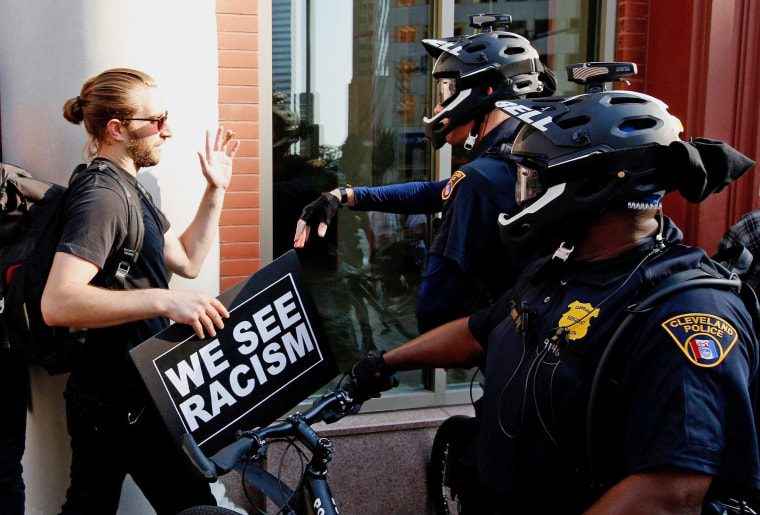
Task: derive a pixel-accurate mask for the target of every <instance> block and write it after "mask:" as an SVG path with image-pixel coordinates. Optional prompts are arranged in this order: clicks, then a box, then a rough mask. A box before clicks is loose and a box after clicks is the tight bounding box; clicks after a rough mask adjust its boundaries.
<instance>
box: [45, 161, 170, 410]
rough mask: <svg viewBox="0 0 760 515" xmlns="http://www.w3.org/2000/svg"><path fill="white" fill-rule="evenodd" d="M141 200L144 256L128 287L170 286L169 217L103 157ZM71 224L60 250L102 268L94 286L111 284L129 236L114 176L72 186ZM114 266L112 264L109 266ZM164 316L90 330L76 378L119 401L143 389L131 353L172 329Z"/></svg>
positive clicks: (89, 390)
mask: <svg viewBox="0 0 760 515" xmlns="http://www.w3.org/2000/svg"><path fill="white" fill-rule="evenodd" d="M103 161H105V162H106V163H107V164H108V167H109V168H110V169H111V170H112V171H114V172H115V173H116V174H117V176H118V177H119V178H120V180H121V182H122V184H124V186H125V187H126V188H127V189H128V190H129V191H130V194H131V195H132V198H134V199H139V200H140V207H141V209H142V217H143V224H144V227H145V230H144V237H143V244H142V248H141V250H140V254H139V257H138V259H137V261H136V262H135V263H134V265H133V266H132V267H131V269H130V272H129V274H128V275H127V278H126V280H125V285H124V287H125V289H127V290H135V289H142V288H167V287H168V277H167V272H166V264H165V262H164V234H165V232H166V231H167V230H168V229H169V221H168V219H167V218H166V216H164V214H163V213H162V212H161V211H160V210H159V209H158V208H157V207H156V206H155V205H154V204H153V200H152V199H151V198H150V195H149V194H148V193H147V192H145V191H144V190H143V189H142V188H139V187H138V186H137V180H136V178H135V177H133V176H132V175H130V174H129V173H128V172H126V171H125V170H123V169H121V168H119V167H118V166H116V165H115V164H113V163H111V162H110V161H107V160H103ZM64 216H65V224H64V229H63V233H62V235H61V239H60V242H59V244H58V247H57V251H59V252H65V253H67V254H73V255H75V256H77V257H80V258H82V259H86V260H87V261H90V262H91V263H94V264H95V265H97V266H98V267H99V268H100V271H99V272H98V274H97V275H96V276H95V278H94V279H93V281H92V284H94V285H96V286H101V287H103V286H104V285H105V282H104V278H103V276H102V271H103V269H104V267H105V266H106V263H107V262H108V260H110V259H115V258H116V257H115V256H114V254H115V253H116V252H117V251H118V250H119V249H121V247H122V245H123V243H124V240H125V239H126V237H127V220H128V216H127V201H126V199H125V197H124V193H123V192H122V191H121V188H120V187H119V186H118V185H117V184H115V183H114V181H113V179H111V178H110V177H108V176H105V175H103V174H91V175H88V176H86V177H83V178H81V179H79V180H77V181H76V182H75V183H74V184H73V185H72V187H71V190H70V194H69V198H68V200H67V204H66V208H65V214H64ZM109 268H110V267H109ZM168 325H169V320H168V319H166V318H163V317H157V318H151V319H147V320H140V321H137V322H132V323H128V324H123V325H119V326H114V327H107V328H101V329H90V330H88V331H87V341H86V343H85V345H84V347H83V348H82V349H81V353H80V355H79V356H78V357H77V360H76V361H75V363H74V365H73V369H72V380H73V381H75V382H76V383H77V385H78V386H79V387H81V388H83V389H84V390H85V391H86V392H87V393H88V394H91V395H93V396H95V397H97V398H98V399H101V400H104V401H106V400H108V401H111V400H118V399H119V398H122V397H123V396H133V395H134V392H136V391H140V392H142V391H143V390H144V388H143V387H142V381H141V380H140V378H139V376H138V374H137V371H136V369H135V368H134V365H133V364H132V362H131V359H130V357H129V354H128V352H129V350H130V349H132V348H133V347H134V346H136V345H139V344H140V343H141V342H142V341H144V340H145V339H147V338H149V337H151V336H153V335H154V334H156V333H157V332H159V331H161V330H162V329H164V328H166V327H168Z"/></svg>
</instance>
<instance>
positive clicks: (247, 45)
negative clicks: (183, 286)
mask: <svg viewBox="0 0 760 515" xmlns="http://www.w3.org/2000/svg"><path fill="white" fill-rule="evenodd" d="M216 20H217V30H218V37H219V120H220V122H219V123H220V124H222V125H224V127H225V128H227V129H232V130H233V131H235V132H236V133H237V136H238V138H239V139H240V142H241V145H240V150H239V151H238V154H237V157H236V158H235V169H234V175H233V178H232V184H231V186H230V189H229V191H228V192H227V195H226V198H225V201H224V212H223V213H222V219H221V222H220V227H219V239H220V247H221V248H220V253H221V255H220V257H221V263H220V265H221V270H220V283H219V287H220V290H221V291H225V290H227V289H229V288H230V287H231V286H232V285H234V284H235V283H237V282H238V281H240V280H242V279H244V278H245V277H247V276H248V275H250V274H252V273H253V272H255V271H257V270H258V269H259V252H260V241H261V240H260V238H259V176H260V174H259V172H260V161H259V156H260V153H259V142H260V139H259V87H258V86H259V52H258V49H259V44H258V42H259V40H258V38H259V29H258V27H259V23H260V19H259V16H258V1H257V0H217V2H216Z"/></svg>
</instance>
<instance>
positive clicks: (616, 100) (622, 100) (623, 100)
mask: <svg viewBox="0 0 760 515" xmlns="http://www.w3.org/2000/svg"><path fill="white" fill-rule="evenodd" d="M646 102H647V100H646V99H645V98H639V97H634V96H625V97H612V98H610V104H613V105H614V104H645V103H646Z"/></svg>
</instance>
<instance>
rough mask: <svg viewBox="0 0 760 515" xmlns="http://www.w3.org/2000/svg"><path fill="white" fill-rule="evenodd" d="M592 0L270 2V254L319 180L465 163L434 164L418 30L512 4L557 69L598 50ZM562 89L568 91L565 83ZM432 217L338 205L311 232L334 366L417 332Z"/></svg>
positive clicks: (433, 171)
mask: <svg viewBox="0 0 760 515" xmlns="http://www.w3.org/2000/svg"><path fill="white" fill-rule="evenodd" d="M593 5H596V0H567V1H564V2H555V1H550V0H521V1H507V2H504V1H502V2H487V1H480V2H478V1H460V0H456V1H454V0H443V1H439V2H428V1H424V0H417V1H412V0H409V1H408V0H374V1H372V0H365V1H351V0H332V1H330V2H316V1H314V0H272V37H273V41H272V52H273V56H272V57H273V59H272V61H273V65H272V66H273V70H272V80H273V84H272V88H273V94H274V97H273V105H274V109H273V111H274V113H273V114H274V116H273V120H274V122H273V141H274V148H273V181H272V184H273V190H272V196H273V202H272V205H273V211H274V212H273V217H272V231H273V249H274V257H277V256H278V255H280V254H282V253H284V252H286V251H288V250H290V249H291V248H293V234H294V231H295V226H296V222H297V220H298V218H299V216H300V213H301V210H302V208H303V207H304V206H305V205H306V204H308V203H309V202H311V201H313V200H315V199H316V198H317V197H318V196H319V194H320V193H321V192H323V191H328V190H331V189H333V188H335V187H337V186H341V185H353V186H380V185H387V184H396V183H405V182H409V181H429V180H436V179H438V178H439V177H446V176H448V174H450V172H451V171H452V170H456V167H457V166H459V165H460V164H462V163H464V162H466V160H467V155H466V154H462V153H459V152H457V151H454V152H452V160H451V162H450V163H449V162H446V163H440V164H438V165H436V161H435V160H434V159H433V157H434V156H433V153H432V151H431V147H430V145H429V143H427V141H426V140H425V138H424V129H423V126H422V118H423V116H426V115H428V116H429V115H431V114H432V110H433V107H434V101H433V98H432V92H433V87H432V81H431V77H430V76H429V73H430V69H431V67H432V65H433V60H432V59H431V58H430V57H429V56H428V55H427V53H426V52H425V50H424V49H423V47H422V45H421V44H420V43H419V42H420V40H421V39H423V38H427V37H436V36H440V34H441V32H440V31H443V32H442V33H444V34H471V33H472V32H473V29H472V28H470V27H469V22H468V18H467V16H468V15H469V14H473V13H478V12H498V13H505V14H510V15H512V17H513V20H514V23H513V25H512V27H511V30H513V31H515V32H518V33H522V34H524V35H526V36H528V37H529V38H532V40H533V42H534V45H535V46H536V48H537V49H538V50H539V52H540V54H541V56H542V58H543V59H544V61H545V62H546V63H547V64H548V65H549V66H550V67H552V68H554V69H555V70H556V71H557V75H558V77H559V78H560V79H561V80H562V79H564V75H565V74H564V70H563V67H564V65H565V64H568V63H572V62H578V61H582V60H591V59H593V58H594V54H593V51H594V50H593V49H594V48H595V47H594V43H595V41H597V39H598V34H597V32H598V29H597V28H596V25H595V22H594V19H595V17H594V16H592V14H591V13H593V12H596V11H595V7H593ZM436 10H441V11H446V10H448V12H454V21H453V26H450V27H442V28H440V27H436V26H435V25H434V23H433V20H435V19H437V18H438V14H439V13H438V12H437V11H436ZM589 49H591V50H589ZM560 86H561V88H562V92H566V93H567V92H572V89H573V88H570V87H568V86H567V84H566V81H565V82H561V84H560ZM436 166H437V167H438V168H435V167H436ZM262 223H265V222H264V221H262ZM430 227H431V219H430V217H428V216H425V215H414V214H410V215H398V214H388V213H379V212H371V213H369V212H361V211H353V210H349V209H341V210H340V211H339V212H338V214H337V216H336V218H335V219H334V220H333V222H332V224H331V225H330V228H329V230H328V232H327V235H326V236H325V237H324V238H319V237H318V236H317V235H316V234H314V232H312V234H311V237H310V240H309V242H308V244H307V245H306V248H305V249H301V250H299V251H298V253H299V258H300V260H301V262H302V265H303V267H304V270H305V272H306V275H307V278H308V280H309V284H310V286H311V289H312V292H313V294H314V297H315V298H316V301H317V305H318V307H319V310H320V314H321V316H322V319H323V322H324V325H325V327H326V329H327V332H328V336H329V338H330V342H331V344H332V346H333V349H334V351H335V353H336V356H337V358H338V361H339V366H340V368H341V370H344V369H346V368H347V367H348V366H349V365H350V364H352V363H354V362H355V361H356V360H358V359H360V358H361V357H363V356H364V355H365V354H366V352H367V351H369V350H372V349H384V350H390V349H392V348H394V347H396V346H398V345H400V344H402V343H405V342H406V341H408V340H409V339H411V338H413V337H414V336H416V335H417V324H416V318H415V314H414V313H415V300H416V296H417V295H416V294H417V289H418V288H419V285H420V282H421V280H422V277H423V275H424V274H425V266H426V261H427V259H426V258H427V249H428V248H429V243H430V238H431V234H430ZM471 378H472V371H461V370H452V371H449V372H448V374H446V373H445V372H443V371H437V372H435V373H423V372H409V373H404V374H402V388H401V390H394V392H397V391H402V392H405V393H407V394H409V393H413V392H418V393H420V394H421V395H422V394H425V392H427V394H430V392H431V391H432V392H433V393H434V394H435V395H428V396H427V397H424V400H422V401H420V402H421V403H422V405H432V404H435V403H441V402H443V403H445V402H449V401H450V399H452V398H453V397H450V396H449V395H450V393H448V392H450V391H453V390H449V391H448V392H447V390H446V385H447V384H448V385H449V386H450V387H451V388H454V387H456V386H457V385H466V384H469V382H470V380H471ZM384 397H389V398H391V399H390V400H391V402H392V397H393V396H392V395H389V396H384ZM404 398H405V399H408V398H409V396H408V395H407V396H406V397H404ZM421 398H422V397H421ZM384 400H385V399H384Z"/></svg>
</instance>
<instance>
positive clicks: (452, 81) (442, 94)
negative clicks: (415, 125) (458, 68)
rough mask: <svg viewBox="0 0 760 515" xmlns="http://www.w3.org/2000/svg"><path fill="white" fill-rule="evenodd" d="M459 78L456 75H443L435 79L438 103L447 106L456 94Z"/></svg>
mask: <svg viewBox="0 0 760 515" xmlns="http://www.w3.org/2000/svg"><path fill="white" fill-rule="evenodd" d="M457 92H458V89H457V79H456V78H454V77H441V78H439V79H436V81H435V101H436V102H437V103H438V105H441V106H445V105H446V104H447V103H448V102H449V101H450V100H451V99H452V98H454V97H455V96H456V94H457Z"/></svg>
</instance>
